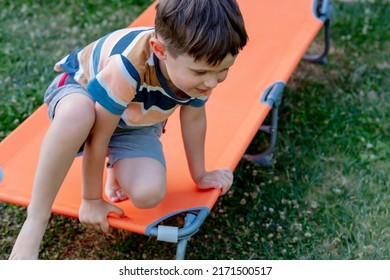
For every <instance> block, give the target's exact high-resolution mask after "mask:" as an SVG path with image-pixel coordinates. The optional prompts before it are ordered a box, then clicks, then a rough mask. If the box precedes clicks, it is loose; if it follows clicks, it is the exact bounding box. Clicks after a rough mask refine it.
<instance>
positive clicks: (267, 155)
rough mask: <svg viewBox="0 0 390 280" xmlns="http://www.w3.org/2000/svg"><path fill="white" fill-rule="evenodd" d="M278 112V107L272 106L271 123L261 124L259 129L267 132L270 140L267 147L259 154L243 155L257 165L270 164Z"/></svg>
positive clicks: (275, 137)
mask: <svg viewBox="0 0 390 280" xmlns="http://www.w3.org/2000/svg"><path fill="white" fill-rule="evenodd" d="M278 113H279V107H273V109H272V119H271V125H262V126H261V127H260V128H259V131H263V132H266V133H269V135H270V140H269V145H268V147H267V148H266V149H265V150H264V151H263V152H262V153H259V154H255V155H248V154H245V155H244V157H243V158H244V159H246V160H249V161H251V162H253V163H255V164H257V165H260V166H265V167H269V166H271V164H272V152H273V150H274V148H275V145H276V139H277V134H278Z"/></svg>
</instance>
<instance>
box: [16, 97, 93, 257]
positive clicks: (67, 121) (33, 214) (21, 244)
mask: <svg viewBox="0 0 390 280" xmlns="http://www.w3.org/2000/svg"><path fill="white" fill-rule="evenodd" d="M94 120H95V111H94V103H93V102H92V101H91V100H90V99H89V98H88V97H86V96H84V95H81V94H72V95H68V96H66V97H64V98H63V99H62V100H61V101H60V102H59V104H58V105H57V109H56V114H55V118H54V120H53V121H52V123H51V125H50V127H49V129H48V131H47V133H46V136H45V138H44V140H43V143H42V146H41V151H40V155H39V160H38V166H37V170H36V174H35V179H34V185H33V192H32V197H31V202H30V204H29V206H28V209H27V218H26V221H25V222H24V224H23V227H22V229H21V231H20V233H19V236H18V238H17V240H16V243H15V245H14V247H13V249H12V252H11V255H10V259H37V258H38V252H39V246H40V243H41V241H42V238H43V235H44V233H45V230H46V227H47V224H48V221H49V218H50V215H51V207H52V204H53V202H54V199H55V197H56V195H57V193H58V190H59V188H60V186H61V184H62V182H63V180H64V178H65V176H66V174H67V173H68V170H69V168H70V166H71V164H72V162H73V160H74V158H75V155H76V153H77V151H78V149H79V148H80V146H81V145H82V143H83V142H84V141H85V139H86V138H87V136H88V134H89V132H90V130H91V128H92V126H93V123H94Z"/></svg>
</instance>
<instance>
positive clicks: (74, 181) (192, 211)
mask: <svg viewBox="0 0 390 280" xmlns="http://www.w3.org/2000/svg"><path fill="white" fill-rule="evenodd" d="M239 4H240V7H241V10H242V13H243V16H244V20H245V23H246V27H247V31H248V34H249V37H250V40H249V43H248V45H247V46H246V47H245V49H244V50H243V51H242V52H241V53H240V55H239V57H238V59H237V61H236V64H235V65H234V66H233V67H232V69H231V71H230V73H229V76H228V78H227V80H226V81H225V82H224V83H222V84H221V85H219V87H218V88H217V89H216V90H215V93H214V94H213V96H212V98H211V99H210V100H209V102H208V104H207V106H206V107H207V115H208V131H207V138H206V159H207V162H206V165H207V168H209V169H214V168H220V167H229V168H231V169H232V170H234V169H235V167H236V165H237V164H238V162H239V161H240V159H241V158H242V156H243V155H244V153H245V150H246V149H247V147H248V146H249V144H250V142H251V140H252V139H253V137H254V136H255V135H256V133H257V131H258V128H259V127H260V126H261V125H262V124H263V121H264V119H265V118H266V116H267V115H268V114H269V113H270V111H271V110H272V108H273V107H277V104H278V103H279V102H280V99H281V92H282V89H283V87H284V85H285V83H286V82H287V80H288V79H289V77H290V76H291V74H292V72H293V71H294V69H295V68H296V65H297V64H298V63H299V61H300V60H301V59H302V57H304V54H305V52H306V50H307V48H308V46H309V45H310V44H311V42H312V41H313V40H314V38H315V37H316V35H317V33H318V32H319V30H320V29H321V27H322V26H323V24H324V22H326V21H327V18H326V15H325V14H326V10H327V7H328V1H316V0H294V1H291V0H273V1H266V0H256V1H253V0H240V1H239ZM322 14H323V15H322ZM153 20H154V4H153V5H151V6H150V7H149V8H148V9H147V10H146V11H145V12H144V13H143V14H142V15H140V16H139V17H138V18H137V19H136V20H135V21H134V22H133V23H132V24H131V26H145V25H146V26H150V25H153ZM48 125H49V120H48V117H47V110H46V106H45V105H42V106H41V107H40V108H39V109H38V110H37V111H36V112H34V113H33V114H32V115H31V116H30V117H28V118H27V120H26V121H25V122H23V123H22V124H21V125H20V126H19V127H18V128H17V129H15V130H14V131H13V132H12V133H11V134H10V135H9V136H8V137H6V138H5V139H4V140H3V141H2V142H1V143H0V200H1V201H5V202H9V203H12V204H17V205H21V206H27V205H28V203H29V201H30V194H31V188H32V184H33V178H34V173H35V167H36V163H37V158H38V153H39V149H40V145H41V142H42V138H43V136H44V134H45V132H46V129H47V127H48ZM162 142H163V146H164V151H165V154H166V160H167V177H168V191H167V195H166V197H165V199H164V200H163V201H162V202H161V203H160V204H159V205H158V206H156V207H155V208H153V209H149V210H142V209H137V208H136V207H134V206H133V205H132V204H131V202H129V201H125V202H121V203H120V204H119V206H120V207H122V208H123V209H124V210H125V214H126V217H125V218H119V217H116V216H110V217H109V223H110V225H111V226H112V227H116V228H121V229H125V230H128V231H132V232H136V233H139V234H145V235H148V236H155V237H157V238H158V239H159V240H163V241H169V242H178V249H177V254H176V258H177V259H182V258H184V254H185V249H186V245H187V241H188V239H189V238H190V237H191V236H192V235H193V234H195V233H196V232H197V231H198V229H199V227H200V226H201V224H202V222H203V221H204V219H205V218H206V217H207V215H208V214H209V212H210V210H211V209H212V207H213V205H214V204H215V202H216V200H217V199H218V197H219V191H217V190H207V191H200V190H198V189H197V188H196V186H195V185H194V183H193V182H192V180H191V178H190V175H189V172H188V168H187V162H186V157H185V153H184V148H183V145H182V139H181V132H180V125H179V118H178V114H176V113H175V114H174V115H173V116H172V117H171V118H170V119H169V122H168V125H167V133H165V134H164V135H163V136H162ZM247 158H251V156H247ZM80 167H81V159H80V158H77V159H76V160H75V162H74V164H73V166H72V168H71V170H70V172H69V174H68V176H67V177H66V179H65V181H64V184H63V186H62V188H61V190H60V192H59V194H58V196H57V198H56V200H55V203H54V205H53V209H52V211H53V213H57V214H61V215H66V216H69V217H75V218H77V217H78V209H79V205H80V200H81V168H80ZM179 213H187V218H186V222H185V225H184V226H183V227H181V228H178V227H176V226H161V225H159V224H160V222H161V221H163V220H165V219H167V218H169V217H171V216H174V215H176V214H179Z"/></svg>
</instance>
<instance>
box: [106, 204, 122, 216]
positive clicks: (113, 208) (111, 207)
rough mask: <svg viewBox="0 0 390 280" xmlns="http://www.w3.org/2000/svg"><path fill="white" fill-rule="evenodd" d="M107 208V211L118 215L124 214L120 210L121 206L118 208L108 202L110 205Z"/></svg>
mask: <svg viewBox="0 0 390 280" xmlns="http://www.w3.org/2000/svg"><path fill="white" fill-rule="evenodd" d="M108 210H109V213H115V214H117V215H119V216H124V215H125V212H124V211H123V210H122V208H119V207H118V206H116V205H113V204H110V207H109V209H108Z"/></svg>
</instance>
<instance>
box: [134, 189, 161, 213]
mask: <svg viewBox="0 0 390 280" xmlns="http://www.w3.org/2000/svg"><path fill="white" fill-rule="evenodd" d="M164 196H165V185H155V186H148V187H140V188H138V189H136V190H135V191H133V192H132V194H131V196H130V198H131V201H132V202H133V203H134V205H135V206H136V207H138V208H143V209H145V208H153V207H154V206H156V205H157V204H159V203H160V202H161V200H162V199H163V198H164Z"/></svg>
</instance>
